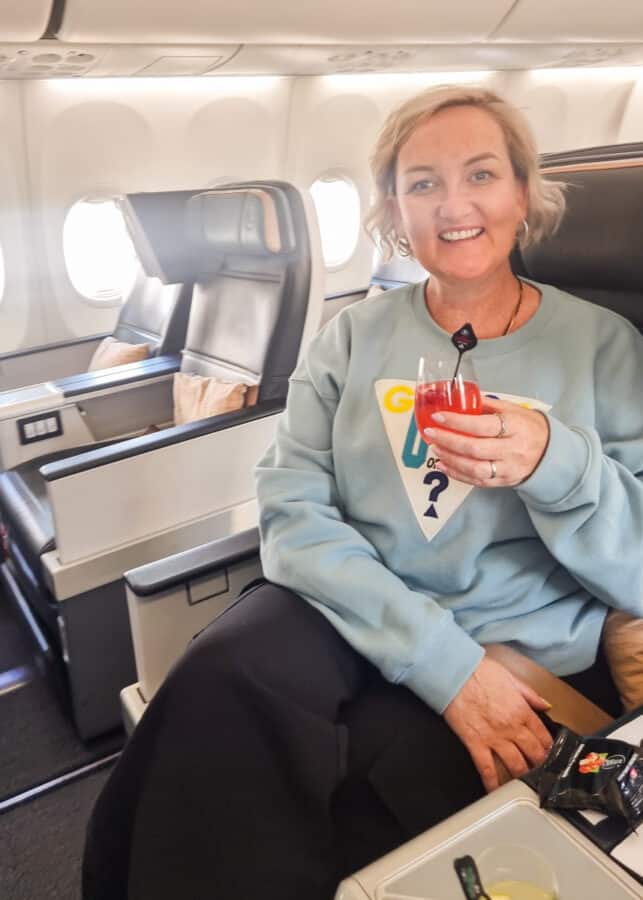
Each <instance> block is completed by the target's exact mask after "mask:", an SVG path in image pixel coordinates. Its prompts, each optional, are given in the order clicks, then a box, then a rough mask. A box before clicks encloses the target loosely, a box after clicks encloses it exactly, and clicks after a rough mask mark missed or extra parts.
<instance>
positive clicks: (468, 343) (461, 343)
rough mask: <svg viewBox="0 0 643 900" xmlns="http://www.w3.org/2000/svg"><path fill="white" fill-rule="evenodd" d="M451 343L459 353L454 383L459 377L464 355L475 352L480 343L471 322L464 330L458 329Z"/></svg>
mask: <svg viewBox="0 0 643 900" xmlns="http://www.w3.org/2000/svg"><path fill="white" fill-rule="evenodd" d="M451 343H452V344H453V346H454V347H455V348H456V350H457V351H458V361H457V363H456V366H455V372H454V373H453V378H452V379H451V380H452V381H455V380H456V378H457V377H458V370H459V368H460V363H461V362H462V354H463V353H465V352H466V351H467V350H473V348H474V347H475V346H476V345H477V343H478V338H477V337H476V333H475V331H474V330H473V325H472V324H471V322H467V323H466V324H465V325H463V326H462V328H458V330H457V331H454V332H453V334H452V335H451Z"/></svg>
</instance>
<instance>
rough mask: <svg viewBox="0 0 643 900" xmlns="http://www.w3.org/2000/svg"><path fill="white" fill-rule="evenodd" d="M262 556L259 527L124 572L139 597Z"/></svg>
mask: <svg viewBox="0 0 643 900" xmlns="http://www.w3.org/2000/svg"><path fill="white" fill-rule="evenodd" d="M258 555H259V529H258V528H249V529H247V530H246V531H240V532H239V533H238V534H232V535H230V536H229V537H225V538H221V539H220V540H218V541H210V542H209V543H207V544H202V545H201V546H200V547H193V548H192V549H190V550H184V551H183V552H182V553H175V554H174V555H173V556H167V557H166V558H165V559H159V560H156V561H155V562H152V563H147V565H144V566H138V568H136V569H130V571H129V572H125V575H124V578H125V583H126V584H127V586H128V587H129V588H130V590H131V592H132V593H133V594H134V595H136V596H137V597H150V596H151V595H153V594H158V593H160V592H161V591H167V590H170V589H171V588H175V587H177V586H179V585H182V584H185V582H186V581H189V580H190V579H192V578H199V577H201V576H203V575H214V574H215V573H216V572H217V571H218V570H219V569H223V568H226V567H227V566H232V565H236V564H237V563H241V562H245V561H246V560H247V559H251V558H252V557H255V556H258Z"/></svg>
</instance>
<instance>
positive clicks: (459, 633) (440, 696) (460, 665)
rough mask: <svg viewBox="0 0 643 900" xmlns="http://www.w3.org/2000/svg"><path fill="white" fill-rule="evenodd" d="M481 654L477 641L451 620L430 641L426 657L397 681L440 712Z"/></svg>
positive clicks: (475, 667)
mask: <svg viewBox="0 0 643 900" xmlns="http://www.w3.org/2000/svg"><path fill="white" fill-rule="evenodd" d="M483 656H484V649H483V648H482V647H481V646H480V644H477V643H476V642H475V641H474V640H473V638H471V637H469V635H468V634H467V633H466V631H463V629H462V628H460V626H459V625H456V623H455V622H453V621H452V622H451V623H450V624H449V625H446V626H445V627H444V628H443V629H441V632H440V637H439V639H438V640H435V641H431V644H430V647H429V648H428V652H427V655H426V657H425V658H424V659H422V660H420V661H419V662H417V663H416V664H415V665H413V666H410V667H409V668H408V669H407V670H406V672H405V673H404V675H403V676H402V678H401V679H400V684H404V685H406V687H408V688H409V689H410V690H411V691H413V693H414V694H417V696H418V697H420V699H422V700H424V702H425V703H427V704H428V705H429V706H430V707H431V709H434V710H435V712H437V713H440V714H442V713H443V712H444V710H445V709H446V707H447V706H448V705H449V703H451V701H452V700H453V698H454V697H455V696H456V694H457V693H458V692H459V691H460V689H461V688H462V687H463V686H464V683H465V682H466V681H467V680H468V679H469V678H470V677H471V675H473V673H474V672H475V670H476V669H477V668H478V665H479V664H480V661H481V659H482V657H483Z"/></svg>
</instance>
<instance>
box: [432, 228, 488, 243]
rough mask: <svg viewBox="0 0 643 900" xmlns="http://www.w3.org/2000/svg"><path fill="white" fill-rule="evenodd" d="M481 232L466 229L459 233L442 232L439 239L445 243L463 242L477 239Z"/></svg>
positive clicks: (474, 229)
mask: <svg viewBox="0 0 643 900" xmlns="http://www.w3.org/2000/svg"><path fill="white" fill-rule="evenodd" d="M482 232H483V229H482V228H467V229H462V230H461V231H442V232H441V233H440V237H441V238H442V239H443V240H445V241H465V240H466V239H467V238H473V237H478V235H479V234H482Z"/></svg>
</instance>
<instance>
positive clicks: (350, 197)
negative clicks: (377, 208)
mask: <svg viewBox="0 0 643 900" xmlns="http://www.w3.org/2000/svg"><path fill="white" fill-rule="evenodd" d="M310 193H311V195H312V198H313V202H314V204H315V209H316V211H317V219H318V220H319V231H320V234H321V243H322V253H323V254H324V263H325V264H326V268H328V269H335V268H338V267H339V266H343V265H344V263H346V262H348V260H349V259H350V258H351V256H352V255H353V253H354V252H355V248H356V247H357V240H358V238H359V227H360V202H359V192H358V190H357V188H356V187H355V185H354V184H353V182H352V181H349V180H348V178H344V177H342V176H340V175H330V174H329V175H324V176H322V177H321V178H318V179H317V180H316V181H315V183H314V184H313V185H312V187H311V189H310Z"/></svg>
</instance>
